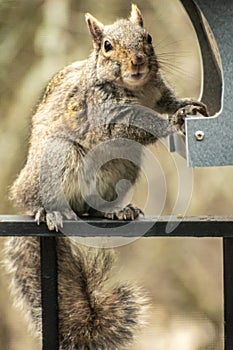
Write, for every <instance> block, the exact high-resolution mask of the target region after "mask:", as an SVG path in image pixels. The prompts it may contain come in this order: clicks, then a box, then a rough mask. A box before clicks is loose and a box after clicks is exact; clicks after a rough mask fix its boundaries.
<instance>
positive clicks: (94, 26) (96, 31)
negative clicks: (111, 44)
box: [85, 13, 104, 48]
mask: <svg viewBox="0 0 233 350" xmlns="http://www.w3.org/2000/svg"><path fill="white" fill-rule="evenodd" d="M85 17H86V22H87V25H88V28H89V31H90V33H91V36H92V39H93V42H94V46H95V47H96V48H100V45H101V41H102V37H103V30H104V25H103V24H102V23H100V22H99V21H98V20H97V19H96V18H95V17H93V16H92V15H90V13H86V15H85Z"/></svg>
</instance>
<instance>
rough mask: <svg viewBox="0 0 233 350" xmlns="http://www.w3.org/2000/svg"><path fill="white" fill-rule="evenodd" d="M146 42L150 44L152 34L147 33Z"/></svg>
mask: <svg viewBox="0 0 233 350" xmlns="http://www.w3.org/2000/svg"><path fill="white" fill-rule="evenodd" d="M147 42H148V44H152V36H151V35H150V34H147Z"/></svg>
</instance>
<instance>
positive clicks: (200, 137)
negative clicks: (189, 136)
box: [195, 130, 205, 141]
mask: <svg viewBox="0 0 233 350" xmlns="http://www.w3.org/2000/svg"><path fill="white" fill-rule="evenodd" d="M195 137H196V140H197V141H202V140H203V139H204V137H205V133H204V131H202V130H197V131H196V132H195Z"/></svg>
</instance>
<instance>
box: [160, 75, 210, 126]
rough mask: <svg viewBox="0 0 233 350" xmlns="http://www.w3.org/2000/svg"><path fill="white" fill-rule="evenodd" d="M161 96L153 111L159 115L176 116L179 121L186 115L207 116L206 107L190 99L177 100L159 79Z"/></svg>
mask: <svg viewBox="0 0 233 350" xmlns="http://www.w3.org/2000/svg"><path fill="white" fill-rule="evenodd" d="M157 84H159V88H160V92H161V96H160V99H159V100H158V101H156V105H155V110H158V111H159V112H160V113H167V114H173V115H176V116H177V118H179V119H182V120H183V119H184V117H185V116H186V115H188V114H191V115H195V114H197V113H200V114H202V115H203V116H205V117H208V116H209V112H208V109H207V106H206V105H205V104H204V103H203V102H200V101H197V100H195V99H192V98H185V99H178V98H176V96H175V94H174V92H173V91H172V89H171V88H170V87H169V86H168V85H167V84H166V83H165V81H164V80H163V79H162V78H161V79H159V82H157Z"/></svg>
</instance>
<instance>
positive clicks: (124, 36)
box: [6, 5, 208, 350]
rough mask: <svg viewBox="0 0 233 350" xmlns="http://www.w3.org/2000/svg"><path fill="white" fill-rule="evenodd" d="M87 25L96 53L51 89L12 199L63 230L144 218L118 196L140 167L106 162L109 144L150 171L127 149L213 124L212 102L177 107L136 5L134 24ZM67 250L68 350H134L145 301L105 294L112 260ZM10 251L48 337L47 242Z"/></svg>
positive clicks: (27, 301) (62, 273)
mask: <svg viewBox="0 0 233 350" xmlns="http://www.w3.org/2000/svg"><path fill="white" fill-rule="evenodd" d="M86 22H87V25H88V28H89V31H90V34H91V37H92V40H93V52H92V53H91V55H90V57H89V58H88V59H86V60H84V61H82V62H75V63H73V64H71V65H69V66H67V67H65V68H63V69H62V70H61V71H59V72H58V73H57V74H56V75H55V76H54V77H53V78H52V80H51V81H50V82H49V83H48V85H47V87H46V89H45V92H44V94H43V96H42V98H41V101H40V102H39V104H38V106H37V109H36V112H35V114H34V115H33V118H32V131H31V138H30V146H29V151H28V157H27V162H26V165H25V166H24V168H23V169H22V171H21V172H20V174H19V176H18V178H17V179H16V181H15V183H14V184H13V186H12V188H11V198H12V199H13V200H14V201H15V202H16V203H17V204H18V205H19V206H20V207H21V208H22V209H23V210H25V211H26V212H27V213H29V214H31V215H34V217H35V220H36V222H37V223H38V224H40V223H41V222H42V221H46V223H47V226H48V228H49V229H50V230H56V231H58V230H59V228H61V227H62V225H63V218H65V219H73V220H76V219H77V216H82V215H84V214H85V215H87V214H89V215H92V216H93V215H94V216H98V217H105V218H109V219H119V220H134V219H135V218H137V217H138V216H139V214H140V213H141V210H140V209H138V208H136V207H134V206H132V205H131V204H130V205H126V206H123V205H122V203H121V202H120V201H118V193H117V191H116V186H117V184H118V183H119V181H120V180H121V179H127V180H128V181H130V183H131V184H134V183H135V182H136V180H137V178H138V175H139V171H140V166H138V164H135V163H134V162H133V161H131V160H129V159H124V157H118V158H114V157H112V158H111V156H110V160H109V161H107V162H106V163H105V162H104V161H103V160H104V159H105V158H104V155H105V153H110V154H111V143H109V141H113V146H112V149H113V151H112V152H113V153H112V154H113V155H114V154H115V153H114V150H115V148H118V147H119V148H120V149H121V152H122V154H124V153H126V154H127V153H128V152H131V154H132V158H133V159H139V164H140V161H141V157H142V154H141V153H140V149H137V150H134V149H133V147H132V149H131V148H130V147H129V145H128V143H127V142H126V143H124V141H122V140H124V139H127V140H128V139H129V140H131V141H133V142H137V143H139V144H142V145H148V144H150V143H154V142H156V141H157V140H158V139H159V138H162V137H166V136H167V135H169V134H171V133H173V132H176V131H177V129H180V128H181V127H182V124H183V122H184V118H185V117H186V115H187V114H195V113H196V112H199V113H201V114H203V115H205V116H208V110H207V107H206V106H205V105H204V104H203V103H201V102H199V101H196V100H193V99H177V98H176V97H175V94H174V92H173V91H172V89H171V88H170V87H169V86H168V84H167V83H166V82H165V80H164V79H163V77H162V76H161V74H160V66H159V62H158V59H157V57H156V53H155V51H154V48H153V43H152V37H151V35H150V34H149V33H148V32H147V31H146V30H145V29H144V27H143V18H142V15H141V12H140V10H139V9H138V7H137V6H136V5H132V9H131V14H130V16H129V18H128V19H120V20H117V21H116V22H115V23H113V24H112V25H108V26H104V25H103V24H102V23H100V22H99V21H98V20H97V19H95V18H94V17H93V16H92V15H90V14H86ZM162 114H171V115H173V118H172V119H171V120H168V119H166V118H164V117H163V116H162ZM115 141H117V142H116V143H115ZM100 144H102V145H103V146H102V148H101V149H100V151H99V152H98V145H100ZM129 148H130V149H129ZM96 150H97V151H96ZM92 151H93V152H94V153H93V156H92V157H89V158H90V159H91V160H90V161H89V158H88V155H89V154H91V152H92ZM95 163H96V164H100V165H101V166H100V167H99V168H98V171H97V172H93V171H92V167H93V166H94V165H95ZM122 186H123V187H122V188H121V193H126V192H127V188H125V187H124V186H125V185H124V184H123V185H122ZM96 193H97V194H98V195H97V198H96ZM98 196H99V197H98ZM102 199H103V201H102ZM111 202H114V203H115V204H114V205H113V206H112V205H111ZM57 249H58V268H59V277H58V278H59V285H58V292H59V303H60V314H59V320H60V323H59V331H60V350H72V349H80V350H81V349H101V350H104V349H106V350H107V349H108V350H111V349H121V348H125V347H126V346H128V345H129V344H130V343H131V342H132V341H133V339H134V335H135V333H136V330H137V329H138V328H139V327H140V325H141V324H142V323H143V310H144V308H145V306H146V300H145V298H144V295H143V292H141V291H140V290H139V289H137V288H136V287H133V286H129V285H127V284H126V285H123V286H119V287H116V288H114V289H112V290H110V291H109V290H105V289H104V288H103V286H102V284H103V283H104V282H105V280H106V279H107V275H108V274H107V273H108V271H109V269H110V267H111V263H112V253H111V252H110V251H106V250H102V249H100V250H92V249H87V248H86V249H85V248H81V247H78V246H77V245H76V244H75V243H73V242H72V240H71V239H68V238H57ZM6 250H7V256H8V258H7V266H8V269H9V271H10V272H11V273H12V275H13V281H14V283H13V285H14V293H15V297H16V298H17V300H18V301H20V302H23V305H24V307H25V310H26V311H27V314H28V315H29V316H30V317H31V322H33V323H34V324H35V328H34V329H35V332H38V333H40V330H41V316H40V280H39V277H38V276H39V272H38V271H39V260H38V259H39V241H38V239H37V238H9V240H8V243H7V246H6Z"/></svg>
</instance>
